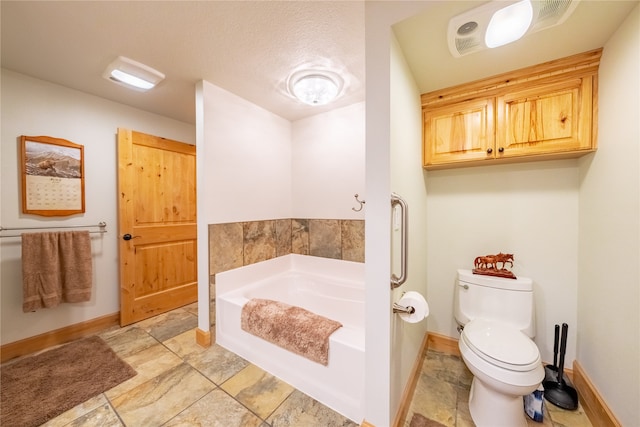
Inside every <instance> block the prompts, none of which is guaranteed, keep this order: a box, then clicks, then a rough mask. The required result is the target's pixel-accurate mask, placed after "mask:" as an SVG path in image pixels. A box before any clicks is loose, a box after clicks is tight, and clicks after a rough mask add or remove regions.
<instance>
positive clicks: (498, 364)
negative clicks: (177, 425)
mask: <svg viewBox="0 0 640 427" xmlns="http://www.w3.org/2000/svg"><path fill="white" fill-rule="evenodd" d="M454 295H455V303H454V315H455V319H456V322H457V323H458V325H459V327H458V330H461V334H460V341H459V343H458V346H459V348H460V353H461V354H462V359H463V360H464V362H465V364H466V365H467V367H468V368H469V370H470V371H471V373H473V382H472V383H471V390H470V392H469V411H470V412H471V418H473V421H474V423H475V424H476V426H477V427H519V426H526V425H527V421H526V418H525V413H524V406H523V401H522V396H525V395H528V394H530V393H531V392H533V391H534V390H535V389H537V388H538V386H539V385H540V383H541V382H542V380H543V379H544V368H543V366H542V361H541V359H540V352H539V351H538V347H537V346H536V345H535V343H534V342H533V340H532V338H533V337H534V336H535V311H534V302H533V284H532V281H531V279H526V278H518V279H505V278H499V277H492V276H484V275H478V274H473V273H472V272H471V271H470V270H458V280H457V283H456V287H455V292H454Z"/></svg>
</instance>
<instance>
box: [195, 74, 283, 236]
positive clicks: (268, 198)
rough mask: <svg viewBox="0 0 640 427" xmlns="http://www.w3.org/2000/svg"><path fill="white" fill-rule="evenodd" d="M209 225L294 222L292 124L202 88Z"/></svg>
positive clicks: (220, 91) (204, 198) (214, 89)
mask: <svg viewBox="0 0 640 427" xmlns="http://www.w3.org/2000/svg"><path fill="white" fill-rule="evenodd" d="M202 85H203V100H202V102H203V103H204V117H205V123H204V125H203V127H204V129H203V132H204V134H203V138H204V142H203V143H204V145H205V167H206V170H205V171H204V173H205V175H206V177H205V178H204V179H205V182H204V184H205V187H204V188H202V189H201V190H200V191H198V200H200V201H204V203H206V206H205V213H206V218H205V220H206V223H208V224H220V223H226V222H238V221H255V220H262V219H277V218H290V217H291V206H292V198H291V123H290V122H289V121H288V120H285V119H283V118H282V117H280V116H277V115H275V114H273V113H271V112H269V111H267V110H265V109H263V108H260V107H258V106H256V105H255V104H252V103H250V102H248V101H246V100H245V99H243V98H240V97H239V96H237V95H234V94H232V93H231V92H228V91H226V90H224V89H222V88H220V87H218V86H215V85H213V84H211V83H208V82H203V84H202Z"/></svg>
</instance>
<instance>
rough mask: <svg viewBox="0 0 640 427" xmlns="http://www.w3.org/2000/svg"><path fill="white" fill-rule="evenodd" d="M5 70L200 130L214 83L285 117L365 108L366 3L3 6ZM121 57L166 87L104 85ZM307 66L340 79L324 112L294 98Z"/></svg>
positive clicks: (24, 3) (9, 3)
mask: <svg viewBox="0 0 640 427" xmlns="http://www.w3.org/2000/svg"><path fill="white" fill-rule="evenodd" d="M1 8H2V10H1V13H2V67H3V68H7V69H9V70H13V71H17V72H20V73H23V74H27V75H30V76H33V77H37V78H40V79H43V80H47V81H51V82H53V83H57V84H60V85H63V86H67V87H70V88H74V89H78V90H81V91H84V92H87V93H91V94H95V95H98V96H101V97H103V98H107V99H111V100H114V101H118V102H122V103H125V104H129V105H132V106H135V107H138V108H141V109H144V110H147V111H151V112H154V113H158V114H162V115H165V116H169V117H173V118H176V119H178V120H182V121H185V122H189V123H194V122H195V107H194V104H195V95H194V91H195V89H194V85H195V83H196V82H198V81H200V80H203V79H204V80H206V81H209V82H211V83H213V84H215V85H218V86H220V87H222V88H224V89H226V90H228V91H230V92H233V93H235V94H236V95H239V96H241V97H243V98H245V99H247V100H249V101H251V102H253V103H255V104H257V105H259V106H261V107H263V108H265V109H267V110H269V111H272V112H274V113H276V114H278V115H280V116H282V117H284V118H286V119H289V120H295V119H299V118H302V117H305V116H308V115H312V114H316V113H318V112H320V111H324V110H327V109H330V108H335V107H339V106H343V105H349V104H352V103H354V102H357V101H362V100H364V3H362V2H351V1H348V2H342V1H338V2H312V1H288V2H277V1H276V2H271V1H268V2H267V1H256V2H254V1H246V2H245V1H229V2H227V1H169V2H155V1H106V2H95V1H68V2H59V1H44V2H32V1H16V2H13V1H5V0H3V1H2V2H1ZM119 55H122V56H126V57H129V58H131V59H134V60H136V61H138V62H142V63H144V64H146V65H149V66H151V67H153V68H155V69H157V70H159V71H161V72H163V73H164V74H165V75H166V80H165V81H164V82H162V83H161V84H160V85H159V86H158V87H157V88H155V89H154V90H152V91H149V92H146V93H139V92H133V91H130V90H128V89H126V88H124V87H121V86H118V85H114V84H113V83H111V82H109V81H107V80H105V79H103V78H102V73H103V71H104V69H105V68H106V66H107V65H108V64H109V63H110V62H111V61H112V60H113V59H115V58H116V57H117V56H119ZM304 66H317V67H326V68H330V69H333V70H336V71H339V72H340V73H342V75H343V77H344V78H345V80H346V89H345V93H344V94H343V96H342V97H341V98H340V99H339V100H338V102H336V103H334V104H332V105H331V106H327V107H311V106H305V105H303V104H301V103H299V102H298V101H296V100H293V99H291V98H290V97H289V95H288V94H287V92H286V89H285V82H286V78H287V77H288V75H289V74H290V73H291V72H292V71H293V70H294V69H298V68H300V67H304Z"/></svg>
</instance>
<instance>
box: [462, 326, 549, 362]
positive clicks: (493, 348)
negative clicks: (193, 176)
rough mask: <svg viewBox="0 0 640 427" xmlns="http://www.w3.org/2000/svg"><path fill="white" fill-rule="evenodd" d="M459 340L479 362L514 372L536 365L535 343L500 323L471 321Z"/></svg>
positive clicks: (538, 354) (537, 357) (519, 332)
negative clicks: (471, 351) (473, 353)
mask: <svg viewBox="0 0 640 427" xmlns="http://www.w3.org/2000/svg"><path fill="white" fill-rule="evenodd" d="M462 338H463V339H464V340H465V342H466V343H467V344H468V345H469V347H471V348H472V349H474V352H475V353H476V354H477V355H478V356H480V357H482V358H483V359H485V360H487V361H488V362H491V363H493V364H496V365H498V366H502V367H504V368H506V369H512V370H515V371H526V370H530V369H532V368H533V367H535V366H536V365H537V364H538V363H540V352H539V351H538V347H536V345H535V343H534V342H533V341H532V340H531V339H529V337H527V336H526V335H525V334H523V333H522V332H521V331H519V330H518V329H516V328H514V327H512V326H509V325H506V324H504V323H501V322H495V321H491V320H485V319H474V320H472V321H471V322H469V323H467V324H466V325H465V327H464V330H463V332H462Z"/></svg>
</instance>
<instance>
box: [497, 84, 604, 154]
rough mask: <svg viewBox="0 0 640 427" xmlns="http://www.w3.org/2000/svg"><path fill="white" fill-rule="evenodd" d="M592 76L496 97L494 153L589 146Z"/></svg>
mask: <svg viewBox="0 0 640 427" xmlns="http://www.w3.org/2000/svg"><path fill="white" fill-rule="evenodd" d="M592 96H593V94H592V77H584V78H577V79H572V80H569V81H565V82H561V83H554V84H548V85H545V86H537V87H532V88H529V89H523V90H521V91H517V92H513V93H509V94H507V95H505V96H500V97H498V98H497V107H496V108H497V125H496V128H497V130H498V134H497V136H496V139H497V144H496V145H497V146H496V148H497V150H496V151H498V153H497V156H498V157H512V156H527V155H540V154H548V153H562V152H572V151H573V152H575V151H580V150H591V149H592V148H593V147H592V140H591V125H592V114H593V113H592Z"/></svg>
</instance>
